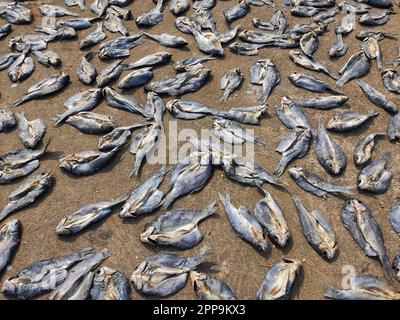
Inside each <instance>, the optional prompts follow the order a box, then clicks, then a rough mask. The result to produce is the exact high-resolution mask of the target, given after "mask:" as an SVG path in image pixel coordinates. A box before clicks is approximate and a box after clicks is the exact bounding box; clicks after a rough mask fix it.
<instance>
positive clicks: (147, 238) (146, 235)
mask: <svg viewBox="0 0 400 320" xmlns="http://www.w3.org/2000/svg"><path fill="white" fill-rule="evenodd" d="M154 230H155V228H154V227H153V226H148V227H147V228H146V230H145V231H143V232H142V233H141V234H140V236H139V238H140V241H142V242H143V243H148V244H155V241H153V239H152V238H151V235H152V234H153V232H154Z"/></svg>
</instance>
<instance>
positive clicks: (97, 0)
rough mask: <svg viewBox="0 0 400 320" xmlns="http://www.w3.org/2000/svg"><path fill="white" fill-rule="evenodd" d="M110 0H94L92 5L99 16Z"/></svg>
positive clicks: (91, 8) (93, 10)
mask: <svg viewBox="0 0 400 320" xmlns="http://www.w3.org/2000/svg"><path fill="white" fill-rule="evenodd" d="M109 4H110V3H109V0H94V1H93V2H92V4H91V5H90V11H92V12H93V13H94V14H95V15H96V16H97V17H101V16H102V15H103V14H104V13H105V12H106V9H107V7H108V6H109Z"/></svg>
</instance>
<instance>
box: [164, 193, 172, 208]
mask: <svg viewBox="0 0 400 320" xmlns="http://www.w3.org/2000/svg"><path fill="white" fill-rule="evenodd" d="M174 200H175V198H173V197H172V196H171V193H169V194H167V195H166V196H165V198H164V199H163V200H162V201H161V206H162V207H163V208H164V209H167V208H168V207H169V206H170V205H171V204H172V202H174Z"/></svg>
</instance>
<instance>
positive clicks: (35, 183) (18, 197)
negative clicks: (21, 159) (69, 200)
mask: <svg viewBox="0 0 400 320" xmlns="http://www.w3.org/2000/svg"><path fill="white" fill-rule="evenodd" d="M53 181H54V178H53V176H52V174H51V173H50V172H43V173H40V174H38V175H35V176H33V177H31V178H29V179H28V180H26V181H25V182H23V183H22V184H21V185H20V186H19V187H18V188H17V189H15V190H14V191H13V192H11V193H10V195H9V196H8V199H9V200H10V202H9V203H8V204H7V205H6V206H5V207H4V209H3V211H2V212H1V213H0V220H3V219H5V218H6V217H7V216H8V215H10V214H11V213H13V212H15V211H18V210H20V209H22V208H25V207H27V206H29V205H31V204H32V203H34V202H35V201H36V200H37V199H38V198H39V197H41V196H42V195H43V194H44V193H45V192H46V191H47V190H49V188H50V187H51V186H52V185H53Z"/></svg>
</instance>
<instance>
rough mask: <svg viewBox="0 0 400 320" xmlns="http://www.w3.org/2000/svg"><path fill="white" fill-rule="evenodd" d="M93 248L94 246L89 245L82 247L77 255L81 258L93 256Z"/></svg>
mask: <svg viewBox="0 0 400 320" xmlns="http://www.w3.org/2000/svg"><path fill="white" fill-rule="evenodd" d="M93 250H94V249H93V248H92V247H87V248H84V249H82V250H81V251H78V252H77V255H78V256H79V259H80V260H86V259H87V258H90V257H91V256H93Z"/></svg>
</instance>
